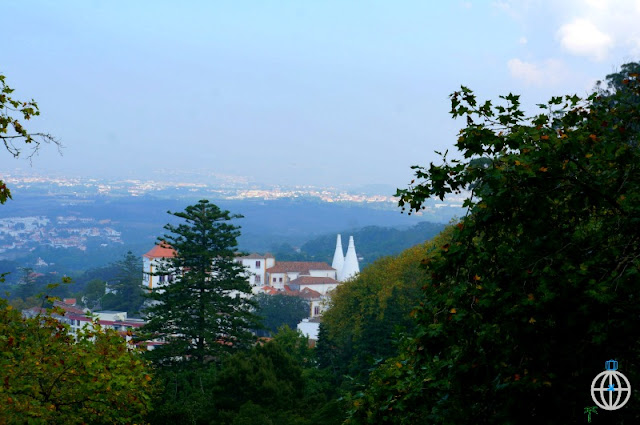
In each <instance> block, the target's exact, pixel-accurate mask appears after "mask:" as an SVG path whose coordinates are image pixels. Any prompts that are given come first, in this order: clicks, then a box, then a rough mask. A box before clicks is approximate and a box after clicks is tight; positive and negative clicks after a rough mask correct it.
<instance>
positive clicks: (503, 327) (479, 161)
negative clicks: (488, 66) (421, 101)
mask: <svg viewBox="0 0 640 425" xmlns="http://www.w3.org/2000/svg"><path fill="white" fill-rule="evenodd" d="M624 80H625V82H624V83H623V84H622V86H621V88H620V89H618V90H617V91H612V92H611V93H609V94H608V96H610V97H609V98H605V97H603V94H602V93H595V94H593V95H592V96H589V97H588V98H587V99H584V100H583V99H580V98H579V97H578V96H563V97H554V98H552V99H551V100H550V101H549V102H548V103H547V104H543V105H539V107H540V108H541V111H540V113H539V114H537V115H534V116H532V117H526V115H525V113H524V112H523V111H522V110H521V109H520V103H519V97H518V96H516V95H513V94H509V95H507V96H503V97H501V99H502V103H501V104H499V105H494V104H493V103H492V102H491V101H486V102H480V101H478V99H477V98H476V96H475V95H474V94H473V92H472V91H471V90H469V89H468V88H466V87H462V88H461V90H459V91H457V92H455V93H453V94H452V95H451V103H452V109H451V113H452V115H453V117H454V118H457V117H462V118H465V119H466V121H467V126H466V128H464V129H462V130H461V133H460V137H459V138H458V141H457V144H456V147H457V148H458V150H459V151H460V152H461V157H462V158H461V159H452V160H449V159H448V158H447V155H446V153H445V154H444V155H443V164H441V165H434V164H433V163H432V164H430V166H429V167H421V166H415V167H413V168H414V170H415V172H416V180H417V183H415V185H414V186H411V187H409V188H408V189H403V190H399V191H398V196H399V197H400V201H399V203H400V206H402V207H403V208H406V209H409V210H410V211H418V210H420V209H421V207H422V204H423V203H424V201H425V200H426V199H428V198H433V197H438V198H440V199H442V198H444V197H445V196H446V195H447V194H450V193H461V192H462V191H469V192H467V193H469V196H468V198H467V200H466V201H465V206H467V207H468V209H469V213H468V214H467V215H466V216H465V217H464V218H463V219H462V220H461V221H460V223H459V224H458V225H457V226H456V227H455V228H454V232H453V235H452V240H451V242H450V243H446V244H443V245H442V246H441V247H440V249H439V250H440V256H439V257H437V258H432V259H428V260H427V261H426V267H427V271H428V273H429V279H428V281H427V282H426V285H425V286H424V296H423V300H422V302H421V304H420V306H419V307H418V308H416V309H415V311H414V315H415V317H416V319H417V320H418V326H417V329H416V331H415V332H414V333H412V334H410V335H408V336H407V338H406V339H405V340H404V343H403V344H402V346H401V349H400V352H399V354H398V355H397V356H396V357H394V358H392V359H390V360H388V361H387V362H385V364H384V365H382V366H381V367H380V368H379V369H378V370H376V372H375V373H374V374H373V376H372V379H371V382H370V384H369V386H368V388H367V390H366V391H364V392H363V393H361V394H359V395H356V396H355V398H354V399H353V400H352V402H353V404H352V406H353V411H352V414H351V419H350V423H378V424H379V423H416V422H427V423H434V424H445V423H447V424H448V423H480V424H483V423H486V424H511V423H512V424H521V423H534V422H535V423H545V424H567V423H576V422H578V421H581V420H584V419H582V417H583V409H584V407H585V406H590V405H592V404H593V401H592V400H591V395H590V384H591V381H592V380H593V378H594V377H595V376H596V375H597V374H598V373H599V372H601V371H602V370H603V369H604V362H605V361H606V360H609V359H611V358H613V359H616V360H618V362H619V367H620V370H621V371H622V372H623V373H624V374H625V375H626V376H627V377H628V378H629V380H630V381H631V382H636V381H638V380H639V379H640V371H639V369H638V367H639V366H640V363H639V362H640V360H638V359H640V345H639V343H638V341H637V338H635V337H634V335H635V332H636V330H637V329H638V327H640V304H638V302H637V296H638V288H639V285H638V276H639V275H638V266H639V265H640V260H639V259H640V244H639V241H640V231H639V229H640V228H639V227H638V223H639V220H640V202H638V201H639V200H640V199H639V197H640V152H639V151H638V148H637V143H638V138H639V135H638V132H637V131H635V129H636V128H637V124H636V123H637V122H638V119H639V118H640V110H639V109H638V108H637V107H635V105H636V104H637V101H638V99H639V98H640V89H639V84H638V74H635V73H632V74H629V75H627V77H626V78H625V79H624ZM604 413H605V414H606V415H607V416H608V417H607V421H608V422H610V423H614V422H615V423H635V422H637V421H638V419H639V418H640V408H638V395H637V394H636V393H633V394H632V399H631V402H630V403H629V404H627V405H626V406H625V407H624V408H623V409H620V410H617V411H615V412H604Z"/></svg>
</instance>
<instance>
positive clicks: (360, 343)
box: [318, 231, 451, 379]
mask: <svg viewBox="0 0 640 425" xmlns="http://www.w3.org/2000/svg"><path fill="white" fill-rule="evenodd" d="M450 233H451V231H447V232H445V233H443V234H442V235H440V236H438V237H436V238H435V239H434V240H433V241H430V242H427V243H422V244H420V245H416V246H414V247H413V248H410V249H408V250H405V251H404V252H402V253H401V254H400V255H398V256H390V257H384V258H381V259H378V260H376V261H375V262H374V263H373V264H371V265H369V266H368V267H366V268H364V269H363V270H362V271H361V272H360V274H358V276H357V277H356V278H355V279H353V280H350V281H348V282H345V283H343V284H342V285H340V286H338V288H336V290H335V292H334V294H333V296H332V300H331V308H330V309H329V310H328V311H327V312H326V313H325V314H324V316H323V323H322V325H321V332H320V339H319V341H318V351H319V361H320V363H321V365H322V366H323V367H329V368H331V370H333V371H334V373H335V375H336V376H343V375H351V376H352V377H358V378H359V379H366V376H367V375H368V372H369V369H370V368H371V367H372V366H373V364H374V363H375V362H376V361H378V360H379V359H383V358H387V357H389V356H392V355H393V354H395V352H396V348H395V345H394V334H395V332H396V331H397V330H400V329H403V330H407V329H411V328H413V327H414V321H413V319H412V318H411V317H410V313H411V311H412V310H413V308H414V307H415V306H416V305H417V304H418V303H419V302H420V300H421V296H422V292H421V290H420V288H421V287H422V286H423V285H424V284H425V281H426V280H427V279H428V273H427V272H426V271H425V270H424V269H423V268H422V267H421V263H422V261H423V260H424V258H425V257H428V256H430V255H437V253H436V254H434V253H433V252H434V251H436V248H438V247H439V246H441V245H444V244H445V243H446V241H447V240H448V238H449V237H450V236H449V234H450Z"/></svg>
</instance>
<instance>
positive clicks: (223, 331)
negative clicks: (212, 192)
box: [144, 200, 258, 366]
mask: <svg viewBox="0 0 640 425" xmlns="http://www.w3.org/2000/svg"><path fill="white" fill-rule="evenodd" d="M170 214H173V215H174V216H176V217H178V218H181V219H183V220H184V222H183V223H181V224H178V225H176V226H174V225H171V224H167V225H166V226H165V229H167V230H168V231H169V232H170V234H167V235H165V236H164V237H163V238H162V241H161V243H167V244H169V245H170V246H172V247H173V248H174V249H175V251H176V256H175V257H174V258H172V259H170V261H169V264H168V266H167V267H166V268H165V269H164V270H161V271H160V272H159V273H165V274H169V273H175V274H176V279H175V281H174V282H173V283H171V284H168V285H167V286H165V287H163V288H162V289H161V290H156V291H154V292H153V293H151V294H150V298H151V299H152V300H153V301H154V303H153V304H152V305H151V306H150V307H149V308H148V309H147V310H146V314H147V320H148V322H147V324H146V325H145V326H144V331H146V332H147V333H149V334H150V336H151V337H154V338H162V339H164V341H165V342H166V344H164V345H161V346H159V347H157V348H156V349H154V350H153V351H151V352H150V353H149V354H150V358H152V359H153V360H155V361H157V362H158V363H159V364H171V363H175V364H176V365H183V366H184V365H186V364H187V363H189V362H191V361H194V362H196V363H199V364H205V363H207V362H210V361H215V360H220V357H221V356H222V355H223V354H224V353H226V352H229V351H232V350H237V349H242V348H247V347H249V346H250V345H251V343H252V342H253V341H254V337H253V335H252V333H251V332H250V329H255V328H257V327H258V318H257V317H256V316H255V315H254V314H253V313H252V310H253V309H254V308H255V303H254V302H253V301H252V300H251V299H250V298H247V297H246V294H250V293H251V288H250V287H249V283H248V282H247V280H246V278H245V269H244V268H243V267H242V265H241V264H239V263H237V262H235V261H234V258H235V255H236V253H237V248H236V246H237V242H236V238H237V237H238V236H239V235H240V232H239V230H238V227H236V226H234V225H232V224H230V223H228V222H229V221H230V220H231V219H233V218H239V216H237V215H234V216H232V215H230V214H229V212H228V211H222V210H220V209H219V208H218V207H217V206H215V205H213V204H210V203H209V201H206V200H202V201H200V202H198V203H197V204H196V205H192V206H189V207H187V208H186V209H185V211H184V212H179V213H170Z"/></svg>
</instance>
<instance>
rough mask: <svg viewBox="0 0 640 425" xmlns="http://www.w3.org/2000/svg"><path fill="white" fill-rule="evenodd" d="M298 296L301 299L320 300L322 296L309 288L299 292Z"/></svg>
mask: <svg viewBox="0 0 640 425" xmlns="http://www.w3.org/2000/svg"><path fill="white" fill-rule="evenodd" d="M300 296H301V297H302V298H322V294H321V293H320V292H318V291H314V290H313V289H310V288H303V289H302V291H300Z"/></svg>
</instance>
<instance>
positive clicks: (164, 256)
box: [142, 243, 176, 290]
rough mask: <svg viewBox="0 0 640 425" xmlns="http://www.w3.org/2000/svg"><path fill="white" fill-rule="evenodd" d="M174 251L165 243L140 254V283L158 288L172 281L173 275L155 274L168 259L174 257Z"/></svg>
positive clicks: (150, 287)
mask: <svg viewBox="0 0 640 425" xmlns="http://www.w3.org/2000/svg"><path fill="white" fill-rule="evenodd" d="M175 255H176V251H175V250H174V249H173V248H172V247H171V246H170V245H169V244H166V243H160V244H159V245H156V246H154V247H153V248H152V249H151V250H150V251H149V252H147V253H146V254H144V255H143V256H142V285H143V286H146V287H147V288H149V289H152V290H153V289H158V288H161V287H163V286H166V285H167V284H169V283H171V282H173V279H174V278H175V275H174V274H173V273H170V274H166V275H164V274H162V275H157V274H155V273H158V272H159V271H162V270H163V268H165V267H167V266H168V264H169V259H171V258H173V257H175Z"/></svg>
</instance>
